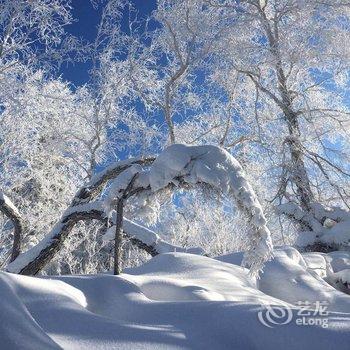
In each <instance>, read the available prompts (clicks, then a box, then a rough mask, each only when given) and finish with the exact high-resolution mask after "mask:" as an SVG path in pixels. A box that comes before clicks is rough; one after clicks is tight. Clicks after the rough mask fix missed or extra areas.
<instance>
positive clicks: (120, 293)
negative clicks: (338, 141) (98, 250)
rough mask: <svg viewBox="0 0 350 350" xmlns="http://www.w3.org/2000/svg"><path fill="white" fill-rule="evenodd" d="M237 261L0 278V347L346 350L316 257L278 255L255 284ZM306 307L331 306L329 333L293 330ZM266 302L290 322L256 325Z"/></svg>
mask: <svg viewBox="0 0 350 350" xmlns="http://www.w3.org/2000/svg"><path fill="white" fill-rule="evenodd" d="M315 254H316V255H317V254H318V253H315ZM242 257H243V254H242V253H235V254H230V255H226V256H223V257H219V258H217V259H211V258H208V257H204V256H198V255H192V254H186V253H167V254H161V255H158V256H157V257H155V258H153V259H151V260H150V261H149V262H148V263H146V264H145V265H143V266H141V267H138V268H133V269H128V270H127V271H125V273H123V274H122V275H120V276H112V275H90V276H58V277H50V278H49V277H46V278H34V277H26V276H19V275H13V274H9V273H1V274H0V295H1V298H0V304H1V311H2V312H1V313H0V318H1V320H0V339H1V348H3V349H7V350H13V349H33V350H34V349H35V350H40V349H59V348H63V349H204V350H205V349H230V350H231V349H242V350H243V349H244V350H246V349H269V350H274V349H276V350H280V349H284V350H291V349H293V350H294V349H308V350H310V349H317V350H322V349H327V350H328V349H337V350H342V349H344V350H345V349H346V350H348V349H349V339H350V296H349V295H346V294H344V293H341V292H339V291H337V290H336V289H334V288H333V287H331V286H330V285H328V284H327V283H326V282H325V281H324V280H323V279H322V278H320V277H319V276H318V274H317V273H315V272H313V270H312V269H313V265H315V264H316V265H317V259H321V260H319V261H322V257H323V255H322V254H321V255H320V256H319V257H316V256H314V257H312V256H308V258H307V259H304V257H303V256H302V255H301V254H299V253H298V252H297V251H296V250H295V249H293V248H290V247H283V248H277V249H276V250H275V253H274V259H273V260H271V261H269V262H268V263H267V264H266V265H265V267H264V270H263V273H262V274H261V278H260V279H259V280H258V281H257V280H256V279H254V278H253V277H252V276H251V275H250V274H249V273H248V270H247V269H245V268H243V267H240V266H238V265H237V264H240V263H241V260H242ZM305 300H309V301H327V302H328V303H329V307H328V311H329V312H330V313H329V315H328V320H329V326H328V328H322V327H321V326H317V325H308V326H298V325H297V324H296V323H295V321H294V319H295V318H296V317H297V313H298V311H299V309H298V308H299V306H298V305H297V302H298V301H305ZM266 304H270V305H274V306H279V307H280V308H282V309H286V308H287V307H289V308H291V310H292V313H293V319H292V321H291V322H289V323H288V324H284V325H275V328H274V329H271V328H268V327H266V326H264V325H262V324H261V323H260V322H259V320H258V312H259V311H262V310H263V306H262V305H266Z"/></svg>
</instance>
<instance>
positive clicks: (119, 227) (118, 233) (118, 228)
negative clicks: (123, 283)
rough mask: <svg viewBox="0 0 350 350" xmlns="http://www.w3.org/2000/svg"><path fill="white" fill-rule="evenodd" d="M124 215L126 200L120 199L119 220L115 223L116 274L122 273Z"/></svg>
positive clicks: (118, 205) (118, 204)
mask: <svg viewBox="0 0 350 350" xmlns="http://www.w3.org/2000/svg"><path fill="white" fill-rule="evenodd" d="M123 215H124V200H123V198H119V199H118V202H117V218H116V223H115V237H114V274H115V275H119V274H120V273H121V266H120V265H121V243H122V235H123Z"/></svg>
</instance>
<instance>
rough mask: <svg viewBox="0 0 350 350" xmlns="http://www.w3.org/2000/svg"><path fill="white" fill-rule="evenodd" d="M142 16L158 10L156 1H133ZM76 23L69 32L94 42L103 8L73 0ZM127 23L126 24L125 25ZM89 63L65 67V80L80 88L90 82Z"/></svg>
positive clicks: (85, 1)
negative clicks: (95, 7)
mask: <svg viewBox="0 0 350 350" xmlns="http://www.w3.org/2000/svg"><path fill="white" fill-rule="evenodd" d="M131 2H132V3H133V5H134V7H135V8H136V9H137V11H138V12H139V14H140V16H146V15H149V14H150V13H151V12H152V11H153V10H154V9H155V8H156V0H131ZM72 7H73V11H72V12H73V17H74V19H75V20H76V22H75V23H73V24H72V25H70V26H69V27H67V32H69V33H71V34H73V35H75V36H77V37H81V38H84V39H87V40H94V38H95V35H96V26H97V24H98V22H99V20H100V15H101V8H100V9H97V10H96V9H94V8H93V6H92V5H91V3H90V0H72ZM125 24H126V22H124V25H125ZM89 67H90V64H89V63H75V64H74V65H72V64H69V65H68V66H67V65H64V66H63V67H62V69H61V71H60V73H61V74H62V77H63V78H64V80H68V81H71V82H72V83H73V84H74V85H76V86H79V85H82V84H84V83H86V82H87V81H88V78H89V77H88V73H87V72H88V70H89Z"/></svg>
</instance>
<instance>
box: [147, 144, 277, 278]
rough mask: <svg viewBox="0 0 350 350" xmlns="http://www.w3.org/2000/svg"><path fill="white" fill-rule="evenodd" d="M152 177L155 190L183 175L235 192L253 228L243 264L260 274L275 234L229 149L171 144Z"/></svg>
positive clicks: (190, 180)
mask: <svg viewBox="0 0 350 350" xmlns="http://www.w3.org/2000/svg"><path fill="white" fill-rule="evenodd" d="M148 177H149V186H150V188H151V189H152V190H153V191H158V190H160V189H163V188H166V187H167V186H168V185H169V184H171V183H173V184H175V185H178V184H179V179H181V180H182V181H185V182H186V183H188V184H200V183H205V184H208V185H210V186H212V187H213V188H215V189H217V190H219V191H221V192H222V193H224V194H226V195H229V196H231V197H232V199H233V200H234V201H235V203H236V204H237V206H238V207H239V209H240V210H242V211H243V212H244V213H245V214H246V216H247V218H248V220H249V224H250V226H251V228H252V230H251V231H250V232H251V233H250V237H248V241H249V249H248V251H247V252H246V254H245V259H244V262H243V264H244V265H246V266H249V267H250V270H251V272H252V273H253V274H257V273H258V271H259V270H260V269H261V267H262V266H263V264H264V262H266V261H267V260H269V259H270V258H271V256H272V250H273V247H272V240H271V234H270V231H269V229H268V228H267V226H266V218H265V216H264V213H263V210H262V207H261V205H260V203H259V200H258V198H257V196H256V194H255V192H254V190H253V188H252V186H251V185H250V184H249V182H248V180H247V179H246V177H245V173H244V171H243V169H242V167H241V165H240V164H239V162H238V161H237V160H236V159H235V158H234V157H232V156H231V155H230V154H229V153H228V152H227V151H226V150H224V149H222V148H220V147H216V146H187V145H181V144H175V145H171V146H169V147H168V148H167V149H165V150H164V151H163V152H162V153H161V154H160V155H159V156H158V157H157V159H156V160H155V161H154V162H153V163H152V165H151V168H150V171H149V173H148ZM143 181H145V180H143Z"/></svg>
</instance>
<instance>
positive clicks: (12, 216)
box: [0, 191, 23, 261]
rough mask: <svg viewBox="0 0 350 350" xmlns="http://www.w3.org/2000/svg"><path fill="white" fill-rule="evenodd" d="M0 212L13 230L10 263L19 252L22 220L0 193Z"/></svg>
mask: <svg viewBox="0 0 350 350" xmlns="http://www.w3.org/2000/svg"><path fill="white" fill-rule="evenodd" d="M0 211H1V212H2V213H3V214H4V215H5V216H6V217H7V218H8V219H9V220H11V222H12V224H13V228H14V233H13V245H12V252H11V257H10V261H13V260H15V259H16V258H17V256H18V255H19V254H20V252H21V239H22V235H23V224H22V218H21V215H20V213H19V211H18V210H17V208H16V206H15V205H14V204H13V203H12V201H11V200H10V199H9V198H8V197H7V196H6V195H5V194H3V193H2V192H1V191H0Z"/></svg>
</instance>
